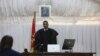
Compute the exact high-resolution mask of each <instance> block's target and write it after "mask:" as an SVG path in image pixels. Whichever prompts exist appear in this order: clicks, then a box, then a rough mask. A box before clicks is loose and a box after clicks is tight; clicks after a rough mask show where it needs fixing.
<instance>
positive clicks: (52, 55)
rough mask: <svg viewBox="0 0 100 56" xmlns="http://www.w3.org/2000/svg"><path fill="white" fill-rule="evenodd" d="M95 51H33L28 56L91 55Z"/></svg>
mask: <svg viewBox="0 0 100 56" xmlns="http://www.w3.org/2000/svg"><path fill="white" fill-rule="evenodd" d="M93 54H96V53H87V52H86V53H85V52H73V53H67V52H35V53H30V54H29V56H93Z"/></svg>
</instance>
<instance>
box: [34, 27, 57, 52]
mask: <svg viewBox="0 0 100 56" xmlns="http://www.w3.org/2000/svg"><path fill="white" fill-rule="evenodd" d="M57 35H58V33H57V32H56V31H55V30H54V29H50V28H48V30H46V31H44V29H40V30H39V31H37V33H36V37H35V47H34V49H35V50H37V51H40V52H47V45H48V44H57V38H56V36H57Z"/></svg>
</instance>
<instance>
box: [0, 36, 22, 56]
mask: <svg viewBox="0 0 100 56" xmlns="http://www.w3.org/2000/svg"><path fill="white" fill-rule="evenodd" d="M12 45H13V38H12V36H9V35H5V36H4V37H3V38H2V39H1V43H0V56H22V54H21V53H19V52H17V51H15V50H13V49H12Z"/></svg>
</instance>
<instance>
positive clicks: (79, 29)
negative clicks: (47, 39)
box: [0, 17, 100, 56]
mask: <svg viewBox="0 0 100 56" xmlns="http://www.w3.org/2000/svg"><path fill="white" fill-rule="evenodd" d="M24 18H25V19H24ZM31 19H32V17H20V18H17V20H16V19H15V20H8V19H6V20H1V21H2V22H0V39H1V38H2V36H4V35H6V34H8V35H12V36H13V38H14V45H13V49H15V50H16V51H19V52H23V50H24V48H27V49H28V50H30V42H31V41H30V39H31V22H32V20H31ZM49 22H50V27H51V28H54V29H55V30H57V32H58V33H59V35H58V36H57V40H58V43H59V44H60V46H61V48H62V45H63V40H64V39H65V38H75V39H76V42H75V46H74V49H73V51H74V52H96V53H97V56H100V48H99V47H100V44H99V42H100V41H99V40H100V24H87V25H86V24H67V23H66V24H65V23H63V22H62V23H63V24H61V22H60V23H57V22H56V21H52V22H51V21H49ZM94 23H95V22H94ZM40 28H42V21H37V24H36V30H38V29H40Z"/></svg>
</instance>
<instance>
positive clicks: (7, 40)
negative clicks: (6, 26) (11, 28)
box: [0, 35, 13, 48]
mask: <svg viewBox="0 0 100 56" xmlns="http://www.w3.org/2000/svg"><path fill="white" fill-rule="evenodd" d="M12 45H13V38H12V36H9V35H5V36H3V38H2V39H1V43H0V48H12Z"/></svg>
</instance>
